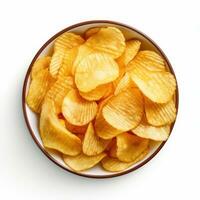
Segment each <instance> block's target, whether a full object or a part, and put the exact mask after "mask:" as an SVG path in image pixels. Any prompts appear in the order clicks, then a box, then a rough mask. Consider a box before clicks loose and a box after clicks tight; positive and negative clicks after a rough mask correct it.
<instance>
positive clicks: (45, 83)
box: [26, 68, 50, 113]
mask: <svg viewBox="0 0 200 200" xmlns="http://www.w3.org/2000/svg"><path fill="white" fill-rule="evenodd" d="M49 84H50V75H49V72H48V69H47V68H46V69H41V70H40V72H39V73H37V74H36V75H34V78H33V79H32V81H31V84H30V87H29V91H28V95H27V97H26V103H27V104H28V106H29V108H30V109H31V110H32V111H33V112H36V113H40V110H41V105H42V103H43V100H44V97H45V95H46V92H47V90H48V89H49Z"/></svg>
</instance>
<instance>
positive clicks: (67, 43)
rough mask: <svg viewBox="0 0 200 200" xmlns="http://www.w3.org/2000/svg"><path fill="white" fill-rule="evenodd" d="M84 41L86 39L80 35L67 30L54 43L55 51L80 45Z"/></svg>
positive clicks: (63, 50)
mask: <svg viewBox="0 0 200 200" xmlns="http://www.w3.org/2000/svg"><path fill="white" fill-rule="evenodd" d="M82 43H84V39H83V38H82V37H81V36H80V35H76V34H74V33H69V32H65V33H63V34H62V35H60V36H59V37H58V38H57V39H56V41H55V43H54V51H55V52H56V51H62V52H65V51H67V50H69V49H72V48H73V47H76V46H79V45H81V44H82Z"/></svg>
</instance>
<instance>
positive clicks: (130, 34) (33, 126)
mask: <svg viewBox="0 0 200 200" xmlns="http://www.w3.org/2000/svg"><path fill="white" fill-rule="evenodd" d="M98 26H101V27H102V26H115V27H118V28H120V30H121V31H122V32H123V34H124V35H125V37H126V39H132V38H137V39H139V40H140V41H141V42H142V45H141V49H143V50H145V49H148V50H153V51H156V52H157V53H158V54H161V55H162V52H161V51H160V50H159V49H158V48H157V47H156V46H155V44H153V43H152V42H151V41H150V40H149V39H148V38H146V37H145V36H144V35H143V34H141V33H139V32H137V31H136V30H133V29H131V28H129V27H125V26H123V25H120V24H113V23H109V22H104V23H103V22H102V23H99V22H96V23H95V22H94V23H89V24H82V25H79V26H77V27H73V28H72V29H70V30H69V32H73V33H78V34H82V33H83V32H85V31H86V30H87V29H88V28H92V27H98ZM53 42H54V40H53V41H51V42H49V43H48V42H47V45H46V46H45V48H44V49H43V50H42V52H41V53H40V54H39V55H38V57H37V58H39V57H42V56H44V55H49V54H51V53H52V44H53ZM162 56H163V55H162ZM37 58H36V59H37ZM166 66H167V68H168V70H171V68H170V66H169V63H168V62H167V61H166ZM29 71H30V70H29ZM29 83H30V77H29V74H28V79H27V82H26V85H25V94H27V91H28V88H29ZM25 113H26V116H27V121H28V123H29V129H30V131H31V134H32V136H33V138H34V139H35V141H36V143H37V144H38V146H39V147H40V148H41V149H42V150H43V152H44V153H45V154H46V155H47V156H48V157H49V158H51V160H53V161H54V162H55V163H57V164H58V165H59V166H61V167H62V168H65V169H67V170H68V171H72V170H71V169H70V168H69V167H68V166H67V165H65V163H64V162H63V160H62V159H61V155H60V154H59V153H58V152H56V151H52V150H47V149H44V146H43V144H42V141H41V138H40V134H39V131H38V116H37V115H36V114H35V113H33V112H32V111H31V110H30V109H29V107H28V106H27V105H25ZM163 145H164V142H153V141H152V142H151V143H150V152H149V154H148V155H147V156H146V157H145V158H144V159H143V160H141V161H140V162H138V163H136V164H134V165H133V166H131V167H130V168H128V169H126V170H125V171H123V172H114V173H112V172H107V171H105V170H103V169H102V168H101V166H99V165H97V166H96V167H94V168H92V169H89V170H87V171H83V172H79V173H78V174H80V175H83V176H89V177H110V176H113V175H115V176H116V175H121V174H124V173H127V172H129V171H132V170H134V169H136V168H138V167H140V166H142V165H143V164H145V163H146V162H147V161H148V160H150V159H151V158H152V157H153V156H154V154H156V153H157V152H158V151H159V149H160V148H161V147H162V146H163ZM72 172H73V171H72Z"/></svg>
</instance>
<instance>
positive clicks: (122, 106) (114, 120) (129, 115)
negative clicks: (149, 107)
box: [102, 88, 144, 131]
mask: <svg viewBox="0 0 200 200" xmlns="http://www.w3.org/2000/svg"><path fill="white" fill-rule="evenodd" d="M143 110H144V108H143V97H142V95H141V93H140V91H139V90H138V89H136V88H130V89H129V90H127V91H122V92H121V93H119V94H118V95H117V96H113V97H112V98H110V99H109V100H108V102H107V104H106V105H105V106H104V108H103V110H102V113H103V117H104V118H105V120H106V121H107V122H108V123H109V124H110V125H111V126H113V127H114V128H116V129H118V130H121V131H128V130H130V129H132V128H134V127H136V126H137V125H138V124H139V123H140V121H141V119H142V115H143Z"/></svg>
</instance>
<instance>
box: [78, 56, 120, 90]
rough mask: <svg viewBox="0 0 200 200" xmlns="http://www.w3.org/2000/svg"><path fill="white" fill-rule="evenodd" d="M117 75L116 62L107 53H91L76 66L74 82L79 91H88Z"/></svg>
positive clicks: (113, 78)
mask: <svg viewBox="0 0 200 200" xmlns="http://www.w3.org/2000/svg"><path fill="white" fill-rule="evenodd" d="M118 75H119V67H118V65H117V63H116V62H115V61H114V60H113V59H112V57H110V56H109V55H107V54H103V53H92V54H90V55H88V56H86V57H85V58H84V59H82V61H81V62H80V63H79V64H78V65H77V67H76V73H75V83H76V86H77V88H78V89H79V90H80V91H81V92H89V91H91V90H93V89H95V88H96V87H97V86H99V85H102V84H106V83H109V82H111V81H113V80H115V79H116V78H117V77H118Z"/></svg>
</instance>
